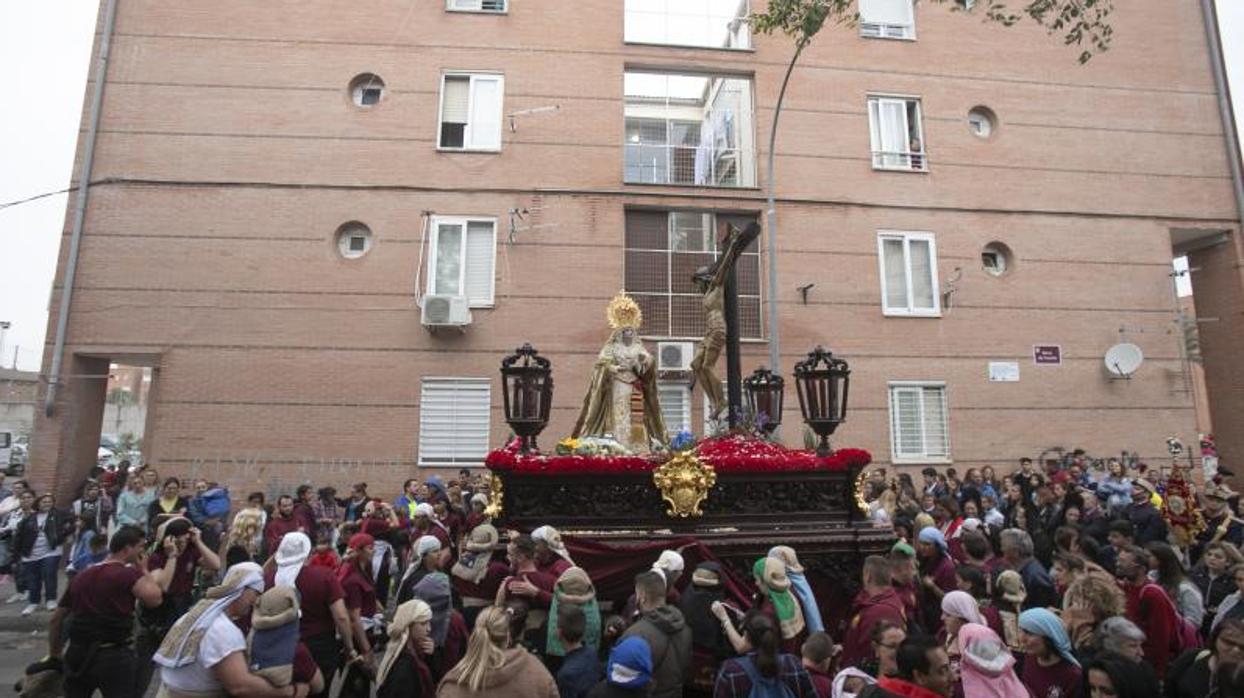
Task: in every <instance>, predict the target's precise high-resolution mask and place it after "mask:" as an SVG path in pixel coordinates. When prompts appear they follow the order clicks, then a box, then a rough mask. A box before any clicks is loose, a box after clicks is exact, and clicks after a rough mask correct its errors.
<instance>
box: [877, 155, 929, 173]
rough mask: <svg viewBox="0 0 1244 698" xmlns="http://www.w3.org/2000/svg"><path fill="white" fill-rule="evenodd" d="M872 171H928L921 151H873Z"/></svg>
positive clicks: (926, 158)
mask: <svg viewBox="0 0 1244 698" xmlns="http://www.w3.org/2000/svg"><path fill="white" fill-rule="evenodd" d="M873 169H877V170H911V171H914V172H925V171H927V170H928V169H929V161H928V157H927V156H926V155H925V154H924V153H923V152H922V151H913V150H902V151H898V150H874V151H873Z"/></svg>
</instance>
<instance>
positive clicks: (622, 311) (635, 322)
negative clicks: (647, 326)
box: [605, 291, 644, 330]
mask: <svg viewBox="0 0 1244 698" xmlns="http://www.w3.org/2000/svg"><path fill="white" fill-rule="evenodd" d="M605 318H606V319H608V320H609V329H613V330H624V329H627V330H638V329H639V326H640V325H642V324H643V322H644V314H643V312H642V311H640V309H639V304H638V303H636V302H635V299H634V298H631V297H630V296H628V295H626V291H618V295H616V296H614V297H613V300H611V301H609V306H608V307H607V308H605Z"/></svg>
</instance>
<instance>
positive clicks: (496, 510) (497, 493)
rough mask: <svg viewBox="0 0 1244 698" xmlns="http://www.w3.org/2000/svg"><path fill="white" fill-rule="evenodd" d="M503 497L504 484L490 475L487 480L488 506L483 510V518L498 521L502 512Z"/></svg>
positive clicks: (493, 475) (494, 475) (494, 474)
mask: <svg viewBox="0 0 1244 698" xmlns="http://www.w3.org/2000/svg"><path fill="white" fill-rule="evenodd" d="M504 497H505V482H504V481H503V480H502V479H501V478H499V477H497V474H496V473H492V474H491V475H490V476H489V478H488V506H487V507H485V508H484V516H487V517H488V518H490V519H499V518H501V514H502V512H503V511H504V509H503V508H502V499H503V498H504Z"/></svg>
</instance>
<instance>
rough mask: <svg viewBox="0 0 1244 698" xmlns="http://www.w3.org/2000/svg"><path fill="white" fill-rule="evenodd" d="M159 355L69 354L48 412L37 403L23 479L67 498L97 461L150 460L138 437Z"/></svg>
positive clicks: (143, 432)
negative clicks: (54, 398)
mask: <svg viewBox="0 0 1244 698" xmlns="http://www.w3.org/2000/svg"><path fill="white" fill-rule="evenodd" d="M159 358H160V357H159V355H151V354H139V353H129V352H115V353H114V352H106V351H90V352H74V353H73V354H71V355H69V356H67V357H66V362H65V363H66V367H67V369H68V370H67V371H65V372H64V373H63V374H62V376H61V381H62V383H61V385H60V387H59V389H58V392H57V394H56V402H55V404H54V405H53V406H52V412H51V414H50V415H49V414H48V413H47V412H46V411H45V410H44V409H43V405H42V397H43V395H40V403H41V404H40V406H39V407H40V409H39V410H38V413H37V415H36V418H35V428H34V434H33V435H32V437H31V448H30V465H29V468H28V479H29V480H30V481H31V485H32V486H34V487H35V488H36V489H37V490H39V491H49V492H52V493H54V494H55V495H56V500H57V502H65V503H67V502H70V501H73V499H74V498H76V497H77V496H78V494H79V492H80V491H81V488H82V485H83V484H84V483H85V482H86V480H87V478H88V477H90V476H91V471H92V469H93V468H95V467H96V466H98V465H106V466H110V467H114V468H115V467H117V466H119V465H120V464H121V462H122V461H127V460H128V461H130V463H137V462H141V461H143V460H150V455H151V454H149V453H147V452H145V451H144V449H143V441H144V440H145V438H146V437H147V436H148V435H149V434H150V433H151V431H150V429H149V428H148V425H149V424H150V420H151V417H152V412H153V411H152V410H151V409H150V406H151V405H152V404H153V403H154V401H155V393H156V391H155V388H156V387H157V384H158V380H159V378H158V376H159V363H160V362H159Z"/></svg>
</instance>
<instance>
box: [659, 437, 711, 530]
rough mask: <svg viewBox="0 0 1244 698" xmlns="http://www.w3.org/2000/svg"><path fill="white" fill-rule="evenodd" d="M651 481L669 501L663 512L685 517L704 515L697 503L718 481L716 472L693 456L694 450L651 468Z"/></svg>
mask: <svg viewBox="0 0 1244 698" xmlns="http://www.w3.org/2000/svg"><path fill="white" fill-rule="evenodd" d="M652 481H653V483H655V484H656V486H657V489H658V490H660V491H661V498H662V499H664V500H665V501H666V503H668V504H669V509H668V510H666V512H665V515H666V516H674V517H678V518H684V519H685V518H688V517H691V516H703V515H704V510H702V509H701V508H700V504H702V503H703V502H704V500H705V499H707V498H708V491H709V490H710V489H712V488H713V485H716V484H717V471H715V470H713V466H711V465H709V464H708V463H705V462H704V461H702V460H700V459H699V458H698V457H696V454H695V452H694V451H691V452H682V453H677V454H675V455H674V457H673V458H670V459H669V460H668V461H666V462H665V464H664V465H662V466H661V467H659V468H657V469H656V470H653V471H652Z"/></svg>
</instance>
